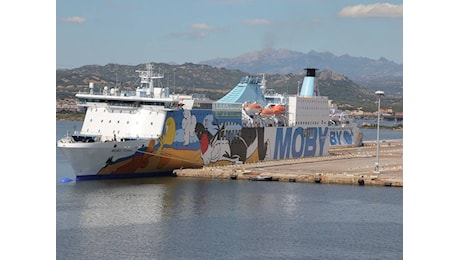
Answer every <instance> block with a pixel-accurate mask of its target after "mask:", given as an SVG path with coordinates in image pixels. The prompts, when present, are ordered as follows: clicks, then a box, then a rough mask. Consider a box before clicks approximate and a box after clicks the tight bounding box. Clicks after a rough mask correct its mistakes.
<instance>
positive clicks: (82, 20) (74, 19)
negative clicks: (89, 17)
mask: <svg viewBox="0 0 460 260" xmlns="http://www.w3.org/2000/svg"><path fill="white" fill-rule="evenodd" d="M61 20H62V21H63V22H65V23H85V22H86V19H85V18H83V17H80V16H72V17H66V18H62V19H61Z"/></svg>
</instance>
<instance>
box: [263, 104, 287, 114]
mask: <svg viewBox="0 0 460 260" xmlns="http://www.w3.org/2000/svg"><path fill="white" fill-rule="evenodd" d="M285 112H286V107H285V106H283V105H272V106H270V107H268V108H266V109H264V110H262V111H261V112H260V115H262V116H271V115H281V114H283V113H285Z"/></svg>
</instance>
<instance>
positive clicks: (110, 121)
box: [89, 118, 153, 125]
mask: <svg viewBox="0 0 460 260" xmlns="http://www.w3.org/2000/svg"><path fill="white" fill-rule="evenodd" d="M89 121H90V122H93V119H92V118H91V119H90V120H89ZM101 123H104V119H101ZM110 123H112V120H109V124H110ZM119 123H120V120H118V121H117V124H119ZM126 124H127V125H128V124H129V121H126ZM136 124H139V122H136ZM150 125H153V122H150Z"/></svg>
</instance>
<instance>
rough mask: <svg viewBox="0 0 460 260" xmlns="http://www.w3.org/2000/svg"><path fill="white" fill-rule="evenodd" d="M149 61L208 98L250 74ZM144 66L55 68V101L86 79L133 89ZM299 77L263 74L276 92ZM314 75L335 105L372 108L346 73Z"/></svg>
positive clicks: (398, 101)
mask: <svg viewBox="0 0 460 260" xmlns="http://www.w3.org/2000/svg"><path fill="white" fill-rule="evenodd" d="M152 64H153V66H154V68H155V69H154V70H155V71H156V72H161V73H164V76H165V78H164V80H163V85H165V86H167V87H169V88H170V91H171V92H175V93H184V94H192V93H200V94H205V95H206V96H207V97H209V98H211V99H218V98H221V97H222V96H224V95H225V94H226V93H227V92H229V91H230V90H231V89H232V88H233V87H234V86H235V85H236V84H237V83H238V82H239V80H240V78H241V77H243V76H246V75H248V74H253V73H247V72H243V71H241V70H230V69H226V68H218V67H213V66H209V65H204V64H193V63H185V64H182V65H170V64H166V63H152ZM144 69H145V64H139V65H136V66H129V65H119V64H107V65H105V66H100V65H87V66H83V67H80V68H75V69H65V70H62V69H58V70H56V99H57V102H60V101H61V100H66V99H67V100H68V99H69V98H70V99H72V98H74V96H75V94H76V93H77V92H78V91H79V90H87V88H88V85H89V83H90V82H93V83H94V86H95V90H96V91H97V90H98V89H99V90H101V89H102V88H103V87H104V86H109V87H111V86H115V85H116V86H117V87H119V88H120V89H122V90H135V88H136V86H137V85H138V84H139V81H138V79H139V78H138V74H137V73H136V72H135V71H136V70H144ZM303 76H304V72H303V71H302V70H300V71H298V72H297V73H288V74H266V78H267V80H268V83H267V88H273V89H275V90H276V91H277V92H279V93H288V94H295V93H297V91H298V86H299V84H301V82H302V79H303ZM317 77H318V86H319V89H320V93H321V95H325V96H328V97H329V98H330V99H332V100H334V102H335V103H336V104H338V106H339V108H346V109H357V108H362V109H363V110H364V111H369V112H370V111H375V110H376V105H375V101H376V97H375V95H374V92H373V91H371V90H369V89H368V88H366V87H363V86H360V85H359V84H356V83H355V82H353V81H352V80H351V79H349V78H348V77H347V76H345V75H342V74H338V73H335V72H333V71H332V70H323V71H320V72H319V73H318V76H317ZM382 107H392V108H393V110H395V111H402V98H392V97H387V98H384V99H382Z"/></svg>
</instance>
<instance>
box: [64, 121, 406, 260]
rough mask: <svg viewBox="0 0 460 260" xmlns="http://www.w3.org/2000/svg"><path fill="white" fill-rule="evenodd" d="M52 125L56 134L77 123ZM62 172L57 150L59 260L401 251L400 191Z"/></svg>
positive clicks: (385, 255) (382, 255) (376, 255)
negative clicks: (84, 176)
mask: <svg viewBox="0 0 460 260" xmlns="http://www.w3.org/2000/svg"><path fill="white" fill-rule="evenodd" d="M56 124H57V125H56V140H57V139H58V138H59V137H62V136H63V135H65V133H66V131H67V130H70V132H71V131H73V125H76V129H79V127H80V126H81V122H67V121H57V122H56ZM381 133H382V130H381ZM381 138H382V136H381ZM374 139H375V138H374ZM389 139H397V138H389ZM62 177H69V178H74V175H73V171H72V169H71V167H70V166H69V165H68V163H67V162H66V160H65V158H64V157H63V156H62V154H61V152H60V151H59V150H57V151H56V256H57V259H402V258H403V190H402V188H394V187H392V188H387V187H367V186H364V187H360V186H348V185H324V184H322V185H318V184H306V183H286V182H249V181H232V180H201V179H186V178H172V177H171V178H170V177H163V178H141V179H132V180H106V181H81V182H77V183H76V182H70V183H61V182H60V181H59V180H60V179H61V178H62Z"/></svg>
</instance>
